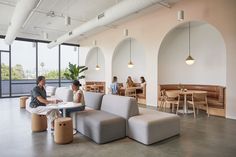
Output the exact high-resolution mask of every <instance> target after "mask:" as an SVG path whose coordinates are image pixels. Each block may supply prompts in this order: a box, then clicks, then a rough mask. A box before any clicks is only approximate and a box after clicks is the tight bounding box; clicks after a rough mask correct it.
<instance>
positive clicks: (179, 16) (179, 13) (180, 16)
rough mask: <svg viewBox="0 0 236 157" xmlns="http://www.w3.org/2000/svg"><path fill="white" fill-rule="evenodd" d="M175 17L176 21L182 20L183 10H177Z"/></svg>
mask: <svg viewBox="0 0 236 157" xmlns="http://www.w3.org/2000/svg"><path fill="white" fill-rule="evenodd" d="M177 19H178V21H183V20H184V11H183V10H179V11H178V13H177Z"/></svg>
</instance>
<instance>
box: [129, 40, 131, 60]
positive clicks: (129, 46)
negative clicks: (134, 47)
mask: <svg viewBox="0 0 236 157" xmlns="http://www.w3.org/2000/svg"><path fill="white" fill-rule="evenodd" d="M129 61H131V38H130V40H129Z"/></svg>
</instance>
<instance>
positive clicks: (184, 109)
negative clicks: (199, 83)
mask: <svg viewBox="0 0 236 157" xmlns="http://www.w3.org/2000/svg"><path fill="white" fill-rule="evenodd" d="M168 92H175V93H178V94H179V95H183V96H184V107H183V110H179V112H182V113H183V114H187V113H188V111H187V96H188V95H192V94H193V93H199V94H205V93H206V94H207V91H202V90H168ZM189 113H192V112H189Z"/></svg>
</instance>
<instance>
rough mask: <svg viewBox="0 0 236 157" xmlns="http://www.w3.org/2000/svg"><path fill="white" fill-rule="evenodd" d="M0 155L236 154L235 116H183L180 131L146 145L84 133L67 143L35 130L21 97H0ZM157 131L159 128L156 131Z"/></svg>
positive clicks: (197, 156)
mask: <svg viewBox="0 0 236 157" xmlns="http://www.w3.org/2000/svg"><path fill="white" fill-rule="evenodd" d="M0 115H1V118H0V157H15V156H16V157H43V156H52V157H53V156H55V157H72V156H78V157H95V156H96V157H122V156H124V157H126V156H127V157H128V156H135V157H144V156H145V157H154V156H156V157H178V156H179V157H204V156H205V157H211V156H214V157H235V156H236V120H229V119H224V118H220V117H214V116H211V117H209V118H208V117H207V116H206V115H205V114H204V113H202V114H200V115H199V116H198V117H197V118H196V119H194V118H193V115H187V116H186V115H185V116H181V134H180V136H175V137H172V138H170V139H167V140H164V141H162V142H159V143H156V144H153V145H151V146H145V145H143V144H140V143H138V142H136V141H134V140H131V139H129V138H124V139H121V140H118V141H115V142H111V143H108V144H103V145H98V144H96V143H94V142H92V141H91V140H90V139H88V138H86V137H84V136H83V135H81V134H76V135H75V136H74V141H73V143H71V144H67V145H57V144H55V143H54V142H53V136H52V134H51V133H50V132H41V133H32V132H31V120H30V114H29V113H28V112H27V111H25V110H24V109H20V108H19V103H18V99H17V98H14V99H0ZM157 133H158V132H157Z"/></svg>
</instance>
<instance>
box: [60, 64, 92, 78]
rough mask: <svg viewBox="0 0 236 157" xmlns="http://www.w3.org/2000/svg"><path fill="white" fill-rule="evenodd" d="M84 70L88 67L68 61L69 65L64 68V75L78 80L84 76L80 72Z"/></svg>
mask: <svg viewBox="0 0 236 157" xmlns="http://www.w3.org/2000/svg"><path fill="white" fill-rule="evenodd" d="M86 70H88V67H86V66H77V65H76V64H71V63H70V62H69V67H68V68H67V69H66V71H65V73H64V76H65V77H66V79H68V80H80V79H83V78H85V76H84V75H83V74H82V73H83V72H84V71H86Z"/></svg>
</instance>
